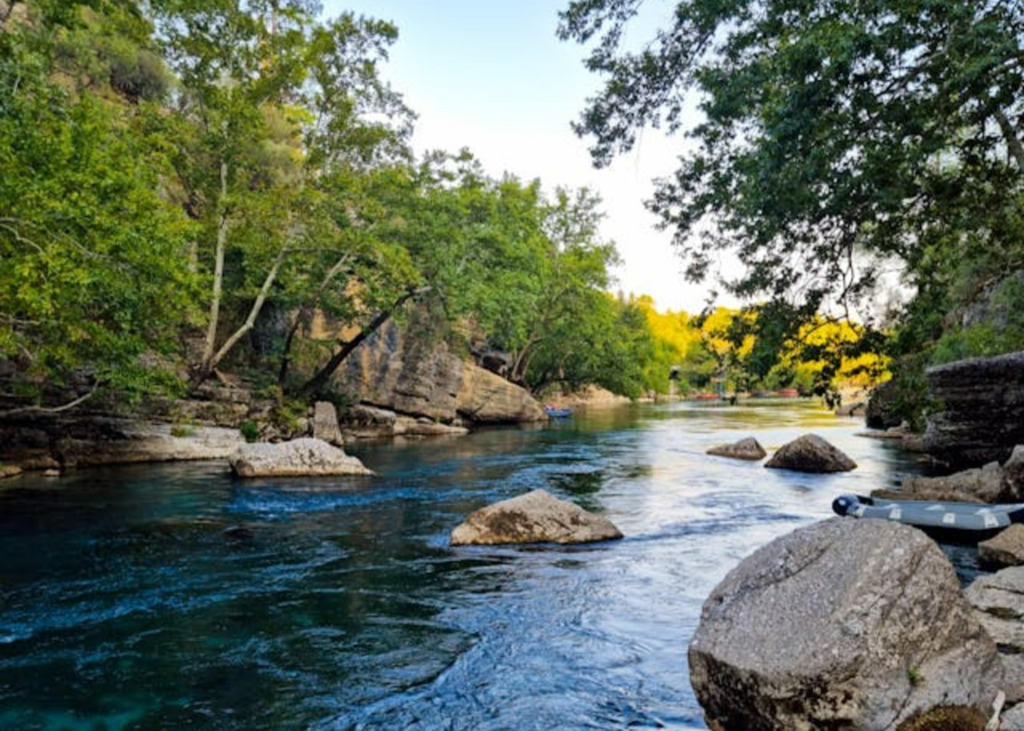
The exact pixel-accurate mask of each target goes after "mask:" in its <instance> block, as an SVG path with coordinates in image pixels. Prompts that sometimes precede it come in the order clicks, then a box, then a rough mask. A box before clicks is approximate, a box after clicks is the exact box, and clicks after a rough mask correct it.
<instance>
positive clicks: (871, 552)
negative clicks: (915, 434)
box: [689, 519, 1003, 731]
mask: <svg viewBox="0 0 1024 731" xmlns="http://www.w3.org/2000/svg"><path fill="white" fill-rule="evenodd" d="M689 663H690V682H691V684H692V685H693V689H694V691H695V693H696V695H697V699H698V700H699V701H700V703H701V705H702V706H703V708H704V711H705V717H706V719H707V722H708V725H709V727H711V728H713V729H719V730H720V731H740V730H743V731H753V730H758V729H765V730H768V729H794V730H801V731H811V730H812V729H825V728H849V729H895V728H897V726H898V725H899V724H901V723H903V722H904V721H906V720H907V719H910V718H911V717H913V716H915V714H921V713H924V712H927V711H929V710H931V709H934V708H936V707H939V706H951V707H962V708H966V709H975V710H977V711H978V712H979V713H983V714H984V713H986V711H987V710H988V708H989V706H990V705H991V703H992V701H993V699H994V698H995V697H996V695H997V693H998V691H999V690H1000V688H1001V685H1002V682H1003V667H1002V663H1001V662H1000V659H999V656H998V655H997V653H996V647H995V644H994V643H993V642H992V640H991V639H990V638H989V636H988V635H987V634H986V633H985V631H984V630H983V629H982V628H981V626H980V625H979V623H978V620H977V619H976V618H975V616H974V613H973V611H972V609H971V607H970V605H969V604H968V603H967V601H966V600H965V599H964V597H963V595H962V594H961V593H960V586H959V582H958V580H957V577H956V574H955V572H954V570H953V567H952V566H951V565H950V563H949V561H948V559H947V558H946V557H945V555H944V554H943V553H942V551H941V550H940V549H939V547H938V546H937V545H936V544H935V543H934V542H933V541H932V540H931V539H929V538H928V537H927V536H925V535H924V534H923V533H921V532H920V531H918V530H915V529H913V528H910V527H908V526H904V525H899V524H895V523H889V522H886V521H878V520H857V521H844V520H841V519H832V520H827V521H824V522H821V523H817V524H814V525H811V526H808V527H806V528H801V529H799V530H797V531H794V532H793V533H791V534H789V535H787V536H784V537H782V538H779V539H777V540H775V541H773V542H772V543H770V544H768V545H767V546H765V547H763V548H761V549H760V550H758V551H757V552H755V553H754V554H753V555H751V556H750V557H749V558H747V559H745V560H744V561H743V562H742V563H741V564H740V565H739V566H737V567H736V568H735V569H733V571H731V572H730V573H729V574H728V576H726V578H725V579H724V580H723V581H722V582H721V583H720V584H719V585H718V586H717V587H716V588H715V589H714V591H713V592H712V593H711V595H710V596H709V597H708V599H707V601H706V602H705V603H704V607H703V610H702V612H701V619H700V624H699V626H698V628H697V631H696V633H695V634H694V636H693V640H692V642H691V644H690V648H689Z"/></svg>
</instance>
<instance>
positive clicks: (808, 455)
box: [764, 434, 857, 472]
mask: <svg viewBox="0 0 1024 731" xmlns="http://www.w3.org/2000/svg"><path fill="white" fill-rule="evenodd" d="M764 466H765V467H772V468H775V469H783V470H794V471H796V472H848V471H849V470H853V469H856V468H857V463H856V462H854V461H853V460H852V459H850V458H849V457H847V456H846V455H845V454H843V452H842V451H841V450H839V449H837V448H836V447H834V446H832V445H831V444H829V443H828V442H827V441H825V440H824V439H822V438H821V437H819V436H818V435H817V434H805V435H804V436H802V437H799V438H798V439H794V440H793V441H792V442H790V443H789V444H786V445H783V446H782V447H781V448H780V449H779V451H777V452H776V453H775V454H773V455H772V458H771V459H770V460H768V461H767V462H766V463H765V465H764Z"/></svg>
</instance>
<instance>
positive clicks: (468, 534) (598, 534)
mask: <svg viewBox="0 0 1024 731" xmlns="http://www.w3.org/2000/svg"><path fill="white" fill-rule="evenodd" d="M613 538H622V533H621V532H620V531H619V529H618V528H616V527H615V526H614V525H613V524H612V523H611V521H609V520H607V519H606V518H602V517H601V516H599V515H594V514H593V513H588V512H587V511H586V510H584V509H583V508H581V507H579V506H578V505H575V504H574V503H570V502H568V501H566V500H559V499H558V498H556V497H554V496H553V495H551V494H550V493H548V492H546V491H544V490H534V491H533V492H528V493H526V494H525V495H520V496H519V497H515V498H512V499H511V500H503V501H501V502H499V503H494V504H493V505H488V506H487V507H485V508H481V509H480V510H477V511H476V512H474V513H472V514H471V515H470V516H469V517H468V518H467V519H466V520H465V522H463V523H462V524H460V525H459V526H457V527H456V528H455V530H453V531H452V545H453V546H460V545H473V544H475V545H496V544H501V543H589V542H592V541H605V540H610V539H613Z"/></svg>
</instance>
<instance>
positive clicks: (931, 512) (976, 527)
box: [832, 495, 1024, 543]
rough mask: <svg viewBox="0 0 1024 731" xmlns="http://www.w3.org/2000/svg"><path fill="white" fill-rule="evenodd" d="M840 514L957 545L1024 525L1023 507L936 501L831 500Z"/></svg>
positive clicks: (852, 497)
mask: <svg viewBox="0 0 1024 731" xmlns="http://www.w3.org/2000/svg"><path fill="white" fill-rule="evenodd" d="M832 510H833V511H834V512H835V513H836V514H837V515H844V516H850V517H853V518H879V519H881V520H895V521H897V522H899V523H905V524H906V525H912V526H914V527H916V528H920V529H922V530H924V531H925V532H927V533H931V534H933V535H935V536H936V537H942V538H946V539H949V540H955V541H957V542H971V543H973V542H977V541H982V540H985V539H987V538H991V537H992V536H994V535H995V534H997V533H999V532H1000V531H1001V530H1003V529H1004V528H1006V527H1007V526H1009V525H1011V524H1013V523H1024V504H1006V505H987V504H984V503H960V502H952V501H944V502H936V501H933V500H886V499H882V498H870V497H864V496H863V495H840V496H839V497H837V498H836V499H835V500H833V501H832Z"/></svg>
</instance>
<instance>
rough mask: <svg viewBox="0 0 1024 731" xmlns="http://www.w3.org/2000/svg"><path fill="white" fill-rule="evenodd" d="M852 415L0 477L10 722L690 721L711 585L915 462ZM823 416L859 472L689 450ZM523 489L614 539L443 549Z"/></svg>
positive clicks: (515, 435) (544, 433) (751, 413)
mask: <svg viewBox="0 0 1024 731" xmlns="http://www.w3.org/2000/svg"><path fill="white" fill-rule="evenodd" d="M859 428H860V425H859V424H858V423H857V422H855V421H850V420H841V419H836V418H835V417H833V416H832V415H831V414H828V413H827V412H825V411H823V410H821V409H818V408H815V407H814V406H813V405H808V404H795V403H793V402H788V403H785V404H781V405H775V406H769V405H766V404H763V403H757V404H739V405H737V406H734V407H717V406H711V405H705V404H699V405H694V404H670V405H658V406H627V407H623V408H616V409H594V410H587V411H582V412H578V413H577V414H575V415H574V416H573V418H572V419H570V420H565V421H559V422H557V423H553V424H551V425H548V426H545V427H544V428H540V429H523V430H519V429H500V430H499V429H494V430H487V431H482V432H479V433H476V434H473V435H471V436H470V437H467V438H464V439H457V440H448V439H445V440H423V441H408V442H405V443H399V444H390V443H387V444H380V443H378V444H363V445H359V446H357V447H355V448H353V449H352V450H351V451H353V452H354V453H356V454H358V456H360V457H362V458H363V459H364V461H366V462H367V464H368V465H369V466H370V467H372V468H373V469H375V470H376V471H377V472H379V473H380V475H381V476H380V477H378V478H374V479H371V480H367V479H351V478H322V479H317V480H258V481H244V482H243V481H233V480H231V479H229V478H228V477H227V475H226V474H225V473H224V470H223V468H222V467H220V466H217V465H209V464H207V465H202V464H200V465H157V466H154V465H145V466H136V467H127V468H118V469H109V470H97V471H83V472H79V473H73V474H72V475H70V476H68V477H65V478H61V479H60V480H58V481H54V480H43V479H42V478H38V477H33V476H28V477H24V478H18V479H16V480H15V481H13V482H8V483H4V485H3V487H2V488H0V552H2V555H3V556H4V557H5V558H4V561H3V562H0V727H2V728H22V729H29V728H32V729H54V730H55V729H101V728H103V729H153V728H167V729H170V728H209V729H282V728H296V729H298V728H311V729H382V730H383V729H389V730H390V729H431V730H433V729H442V728H443V729H473V730H474V731H476V730H480V729H509V728H516V729H609V728H626V727H630V728H676V729H680V728H687V729H689V728H704V725H703V721H702V716H701V712H700V708H699V707H698V706H697V704H696V701H695V700H694V698H693V695H692V692H691V691H690V688H689V684H688V681H687V677H686V667H685V653H686V645H687V642H688V639H689V637H690V635H691V634H692V632H693V630H694V628H695V626H696V622H697V619H698V617H699V614H700V607H701V603H702V602H703V599H704V597H705V596H707V594H708V592H709V591H710V590H711V588H712V587H713V586H714V585H715V584H716V583H717V582H718V581H719V580H720V579H721V578H722V577H723V576H724V574H725V572H726V571H728V570H729V569H730V568H731V567H732V566H733V565H735V563H736V562H737V561H739V560H740V559H741V558H742V557H744V556H746V555H747V554H749V553H750V552H751V551H753V550H754V549H756V548H757V547H759V546H760V545H763V544H764V543H765V542H767V541H769V540H771V539H772V538H774V537H776V536H778V535H780V534H782V533H785V532H788V531H790V530H792V529H793V528H795V527H797V526H799V525H802V524H806V523H808V522H811V521H813V520H817V519H820V518H824V517H828V516H829V515H830V514H831V513H830V504H831V500H832V498H833V497H834V496H835V494H837V493H839V492H855V493H856V492H866V491H869V490H871V489H873V488H875V487H881V486H885V485H891V484H894V483H896V482H898V481H899V479H900V478H901V476H902V475H903V474H904V473H908V472H915V471H916V470H917V467H916V466H915V465H913V464H912V463H911V462H909V461H908V460H906V459H905V457H904V456H903V455H902V454H900V453H899V452H898V451H896V450H894V449H893V448H892V447H891V445H888V444H884V443H880V442H877V441H874V440H868V439H863V438H859V437H856V436H854V434H855V432H856V431H857V430H858V429H859ZM812 430H813V431H817V432H819V433H821V434H822V435H823V436H825V437H826V438H827V439H829V440H830V441H831V442H833V443H834V444H836V445H837V446H839V447H840V448H841V449H843V451H845V452H846V453H847V454H849V455H850V456H851V457H852V458H853V459H854V460H855V461H857V462H858V464H859V465H860V467H859V468H858V469H857V470H856V471H854V472H850V473H844V474H841V475H827V476H821V475H817V476H815V475H797V474H794V473H788V472H785V471H777V470H766V469H764V468H763V467H762V466H761V465H760V464H757V463H748V462H737V461H735V460H726V459H723V458H718V457H709V456H707V455H705V454H704V452H705V450H706V449H707V448H708V447H710V446H712V445H713V444H717V443H720V442H727V441H734V440H736V439H739V438H742V437H745V436H748V435H753V436H756V437H757V438H758V440H759V441H761V443H762V444H763V445H764V446H765V447H766V448H768V449H773V448H776V447H778V446H780V445H782V444H783V443H785V442H786V441H789V440H790V439H792V438H795V437H796V436H799V435H800V434H802V433H805V432H807V431H812ZM538 487H543V488H545V489H547V490H549V491H550V492H552V493H553V494H555V495H556V496H559V497H563V498H566V499H570V500H573V501H575V502H577V503H578V504H580V505H582V506H584V507H585V508H587V509H590V510H600V511H602V512H603V513H604V514H605V515H606V516H607V517H608V518H610V519H611V520H612V521H613V522H615V523H616V525H618V526H619V527H620V528H621V529H622V530H623V532H624V533H625V534H626V538H625V539H624V540H622V541H619V542H614V543H608V544H598V545H594V546H577V547H557V546H537V547H489V548H473V547H467V548H458V549H452V548H451V547H450V546H449V545H448V534H449V532H450V531H451V529H452V528H453V527H454V526H455V525H456V524H457V523H458V522H460V521H461V520H462V519H463V518H464V517H465V516H466V515H467V514H468V513H469V512H471V511H472V510H475V509H476V508H479V507H481V506H483V505H485V504H488V503H491V502H494V501H496V500H501V499H505V498H508V497H513V496H515V495H518V494H521V493H523V492H525V491H527V490H531V489H535V488H538ZM958 560H960V561H961V563H965V564H969V562H970V561H971V560H972V559H971V557H970V556H969V555H968V556H967V557H966V558H964V557H960V558H959V559H958Z"/></svg>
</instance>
